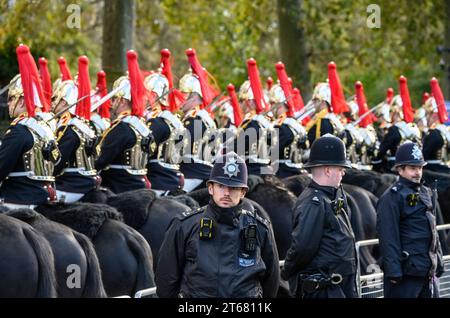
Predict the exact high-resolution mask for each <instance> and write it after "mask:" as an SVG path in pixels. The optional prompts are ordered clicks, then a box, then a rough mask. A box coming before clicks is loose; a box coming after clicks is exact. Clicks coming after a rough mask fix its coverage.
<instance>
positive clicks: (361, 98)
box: [355, 81, 377, 128]
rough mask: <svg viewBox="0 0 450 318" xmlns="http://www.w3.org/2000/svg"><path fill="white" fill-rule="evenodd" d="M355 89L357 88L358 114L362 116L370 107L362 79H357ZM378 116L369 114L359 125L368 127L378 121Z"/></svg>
mask: <svg viewBox="0 0 450 318" xmlns="http://www.w3.org/2000/svg"><path fill="white" fill-rule="evenodd" d="M355 90H356V103H357V104H358V110H359V111H358V115H359V117H361V116H362V115H364V114H365V113H367V112H368V111H369V107H368V106H367V100H366V95H365V94H364V87H363V84H362V83H361V82H360V81H357V82H356V83H355ZM376 120H377V118H376V117H375V115H374V114H373V113H371V114H369V115H367V116H366V117H364V118H363V119H362V120H361V121H360V122H359V126H360V127H362V128H366V127H367V126H369V125H370V124H372V123H373V122H374V121H376Z"/></svg>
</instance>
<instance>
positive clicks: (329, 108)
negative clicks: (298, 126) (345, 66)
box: [306, 62, 349, 145]
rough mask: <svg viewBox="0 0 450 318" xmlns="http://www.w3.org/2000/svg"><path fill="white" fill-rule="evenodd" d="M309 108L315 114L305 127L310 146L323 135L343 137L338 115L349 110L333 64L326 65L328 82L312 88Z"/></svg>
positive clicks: (342, 126)
mask: <svg viewBox="0 0 450 318" xmlns="http://www.w3.org/2000/svg"><path fill="white" fill-rule="evenodd" d="M310 105H311V106H310ZM310 107H314V108H315V112H316V114H315V116H314V117H313V118H312V120H311V121H310V122H309V123H308V125H307V126H306V131H307V132H308V141H309V144H310V145H312V143H313V141H314V140H316V139H317V138H319V137H320V136H323V135H325V134H332V135H335V136H337V137H340V138H341V137H344V125H343V124H342V122H341V121H340V119H339V117H338V115H339V114H341V113H343V112H348V111H349V109H348V106H347V103H346V101H345V97H344V92H343V90H342V85H341V82H340V79H339V76H338V74H337V70H336V64H335V63H334V62H330V63H329V64H328V82H327V83H318V84H317V85H316V87H315V88H314V92H313V96H312V99H311V102H309V103H308V105H307V106H306V108H307V109H308V108H310Z"/></svg>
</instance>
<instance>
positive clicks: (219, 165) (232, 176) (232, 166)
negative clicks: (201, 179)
mask: <svg viewBox="0 0 450 318" xmlns="http://www.w3.org/2000/svg"><path fill="white" fill-rule="evenodd" d="M247 179H248V173H247V165H246V164H245V161H244V159H242V158H241V157H239V156H238V155H237V154H236V153H235V152H229V153H227V154H226V155H223V156H222V157H219V158H217V159H216V162H215V163H214V167H213V168H212V170H211V175H210V177H209V180H208V182H216V183H220V184H223V185H226V186H228V187H236V188H246V189H248V186H247Z"/></svg>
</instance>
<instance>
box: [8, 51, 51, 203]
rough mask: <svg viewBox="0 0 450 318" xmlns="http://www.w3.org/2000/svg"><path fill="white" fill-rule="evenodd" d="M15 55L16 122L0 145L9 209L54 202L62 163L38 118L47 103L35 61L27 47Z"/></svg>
mask: <svg viewBox="0 0 450 318" xmlns="http://www.w3.org/2000/svg"><path fill="white" fill-rule="evenodd" d="M16 52H17V60H18V64H19V71H20V75H18V76H16V77H15V78H14V79H13V80H12V85H11V86H10V88H9V92H8V107H9V114H10V116H11V117H12V118H14V120H13V121H12V123H11V125H10V127H9V128H8V130H7V131H6V133H5V136H4V138H3V140H2V144H1V146H0V182H1V185H0V197H1V200H2V202H3V203H4V205H5V206H7V207H8V208H10V209H15V208H20V207H28V208H34V207H36V206H38V205H41V204H45V203H48V202H53V201H55V199H56V192H55V187H54V181H55V178H54V177H53V168H54V165H55V163H57V162H58V160H60V153H59V150H58V147H57V143H56V140H55V136H54V134H53V132H52V131H51V129H50V127H49V126H48V125H46V124H45V123H44V122H43V121H42V120H40V119H38V118H37V117H36V110H37V109H39V108H43V106H44V105H45V103H46V100H45V98H44V95H43V90H42V86H41V82H40V79H39V74H38V70H37V67H36V64H35V62H34V59H33V57H32V56H31V53H30V50H29V48H28V47H27V46H25V45H22V44H21V45H19V46H18V47H17V49H16ZM46 107H48V106H46Z"/></svg>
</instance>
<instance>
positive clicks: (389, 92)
mask: <svg viewBox="0 0 450 318" xmlns="http://www.w3.org/2000/svg"><path fill="white" fill-rule="evenodd" d="M393 98H394V89H393V88H392V87H389V88H388V89H387V91H386V103H388V104H389V105H390V104H391V103H392V99H393Z"/></svg>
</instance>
